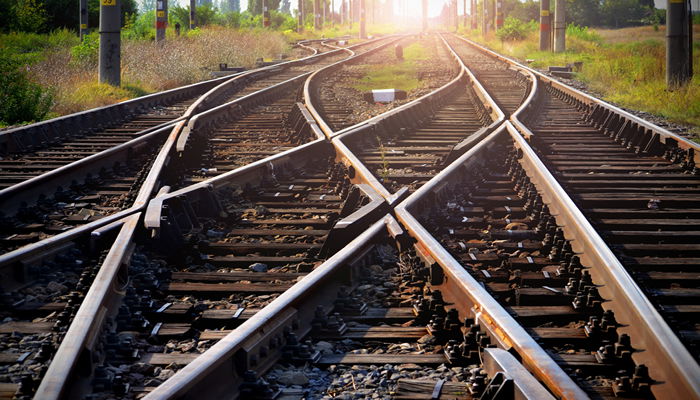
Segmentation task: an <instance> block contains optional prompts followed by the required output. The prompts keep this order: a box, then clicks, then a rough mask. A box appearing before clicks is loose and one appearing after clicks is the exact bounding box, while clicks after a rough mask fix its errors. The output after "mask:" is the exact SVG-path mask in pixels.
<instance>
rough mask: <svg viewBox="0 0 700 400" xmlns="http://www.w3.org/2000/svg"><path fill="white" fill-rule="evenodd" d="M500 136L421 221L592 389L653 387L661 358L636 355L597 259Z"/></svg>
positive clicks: (627, 392)
mask: <svg viewBox="0 0 700 400" xmlns="http://www.w3.org/2000/svg"><path fill="white" fill-rule="evenodd" d="M502 136H504V135H502ZM499 139H500V140H493V141H492V142H494V143H492V144H491V145H490V146H489V147H488V148H487V149H483V150H482V151H481V154H479V156H478V158H479V162H473V163H472V164H471V165H470V166H469V168H468V169H467V171H465V172H464V173H462V174H461V176H460V177H459V178H458V179H456V178H453V179H450V180H448V182H450V184H449V189H447V190H446V192H447V193H443V194H441V196H440V200H439V201H438V202H437V203H435V204H434V205H433V207H432V208H430V209H429V210H425V211H424V212H422V213H421V218H419V219H418V220H419V222H420V223H421V224H422V225H423V226H425V227H426V229H427V230H428V232H429V233H430V234H432V235H433V237H435V238H436V239H437V240H438V242H440V244H441V245H443V246H444V247H445V248H446V249H447V250H448V251H449V252H450V254H451V255H452V257H454V259H455V260H457V261H458V262H459V263H460V264H461V265H462V266H463V267H464V268H465V270H467V271H468V272H469V273H470V274H472V276H473V277H474V279H476V280H477V281H479V282H481V283H482V284H483V285H484V286H485V288H486V289H487V290H488V291H489V293H491V294H492V295H493V297H494V298H495V299H496V300H497V301H498V302H499V303H500V304H501V305H502V306H503V307H504V308H505V309H506V310H507V311H508V313H509V314H511V315H512V316H513V318H514V319H515V320H516V321H517V322H518V323H519V324H520V326H522V327H523V328H524V329H525V330H526V332H527V333H528V334H530V335H531V336H532V338H533V339H534V340H535V341H536V342H537V343H539V344H540V345H541V346H542V347H543V348H544V349H545V351H547V352H548V353H549V355H550V356H551V357H552V359H553V360H554V361H556V363H557V364H558V365H559V366H560V367H561V368H562V369H563V370H564V371H567V372H568V373H569V374H570V376H571V377H572V380H576V381H577V383H578V384H579V385H580V386H581V388H582V389H583V390H585V391H586V393H587V394H588V395H589V396H590V397H593V398H613V397H615V396H616V395H624V396H626V397H639V398H644V397H647V396H649V395H650V392H649V385H650V383H651V379H650V377H649V374H648V369H649V368H652V369H653V368H654V366H652V365H650V366H645V365H636V364H635V363H634V362H633V361H632V358H631V352H632V351H633V349H632V347H631V340H630V337H629V335H628V334H626V333H618V332H617V330H616V328H617V320H616V319H615V313H614V312H613V311H612V310H609V309H608V310H604V309H603V308H601V307H600V303H601V302H602V301H603V299H602V297H601V296H600V294H599V292H598V290H599V287H598V286H597V285H594V284H593V281H592V279H591V275H590V273H589V272H588V269H589V266H587V265H583V264H582V263H581V260H580V256H579V255H577V254H576V253H574V251H573V250H572V246H571V241H570V240H567V239H566V238H565V236H564V232H563V230H562V229H561V228H559V227H558V226H557V222H556V220H555V218H554V217H553V216H552V215H551V214H550V212H549V209H548V207H547V206H546V205H545V204H544V203H543V201H542V197H541V196H540V195H539V194H538V190H537V189H538V188H537V187H535V185H534V184H533V183H532V182H531V181H530V179H529V178H528V176H527V173H526V172H525V170H524V169H523V167H522V166H521V165H520V163H519V162H518V154H517V150H516V148H515V146H514V145H513V144H512V143H508V141H507V140H504V139H505V138H499ZM487 160H488V161H487ZM623 381H624V382H626V384H627V385H628V386H629V387H628V388H626V389H625V388H623V387H622V386H623V385H622V384H621V383H622V382H623Z"/></svg>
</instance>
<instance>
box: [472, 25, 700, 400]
mask: <svg viewBox="0 0 700 400" xmlns="http://www.w3.org/2000/svg"><path fill="white" fill-rule="evenodd" d="M462 40H464V41H465V42H467V43H469V44H471V45H473V46H474V47H476V48H478V49H480V50H481V51H483V52H485V53H487V54H489V55H491V56H493V57H496V58H498V59H500V60H502V61H504V62H507V63H509V64H510V65H513V66H515V67H517V68H518V69H521V70H523V71H527V72H529V73H530V74H532V75H533V76H535V77H536V80H537V82H540V83H544V85H551V87H552V88H554V89H556V90H559V91H561V92H563V93H565V95H566V97H567V98H568V99H569V100H571V101H573V102H575V103H576V104H578V105H579V106H580V107H582V108H585V109H588V110H589V115H590V114H592V113H598V114H599V115H598V117H599V118H600V120H605V121H611V120H613V119H614V118H613V116H617V117H618V118H619V119H621V120H624V121H629V122H630V123H631V126H630V131H631V133H629V134H630V135H632V136H636V137H638V138H640V139H641V138H642V137H645V138H653V135H657V137H658V138H659V142H661V143H663V144H665V145H666V146H670V147H671V148H674V147H677V148H681V149H685V150H687V151H688V154H687V155H686V157H687V158H688V159H689V160H691V161H695V162H700V158H699V157H700V153H699V152H700V144H697V143H694V142H691V141H689V140H687V139H685V138H683V137H681V136H679V135H677V134H675V133H672V132H669V131H667V130H665V129H663V128H660V127H658V126H656V125H654V124H652V123H650V122H648V121H645V120H643V119H640V118H638V117H636V116H634V115H632V114H630V113H628V112H626V111H624V110H621V109H619V108H617V107H615V106H612V105H610V104H608V103H606V102H604V101H602V100H599V99H596V98H594V97H592V96H590V95H588V94H586V93H583V92H581V91H579V90H577V89H574V88H572V87H570V86H568V85H566V84H563V83H561V82H559V81H557V80H555V79H552V78H550V77H547V76H545V75H544V74H542V73H540V72H538V71H534V70H532V69H530V68H528V67H525V66H523V65H521V64H519V63H518V62H516V61H514V60H512V59H510V58H507V57H504V56H502V55H499V54H497V53H494V52H493V51H491V50H489V49H486V48H484V47H482V46H480V45H478V44H475V43H473V42H471V41H469V40H467V39H464V38H462ZM540 90H542V85H539V86H537V92H535V91H533V93H532V94H531V96H529V97H528V99H529V101H528V102H526V103H524V104H523V105H522V106H521V108H520V109H519V110H518V112H516V113H514V114H513V115H512V116H511V118H510V123H512V126H513V127H512V128H511V127H510V126H509V129H513V130H514V131H516V132H518V133H520V134H521V135H523V136H524V137H525V138H528V139H530V138H532V137H533V136H534V135H535V134H534V133H533V132H532V131H530V129H528V127H527V126H526V125H525V123H524V122H523V121H522V120H521V118H523V117H524V116H526V114H527V113H535V112H537V107H538V106H537V104H536V103H535V102H536V99H537V95H538V93H539V91H540ZM510 123H509V125H510ZM619 124H620V125H622V123H619ZM650 131H651V132H652V134H650ZM533 160H534V158H533ZM537 164H538V165H537V168H545V166H544V165H543V164H542V163H541V162H540V161H539V160H538V161H537ZM533 168H534V161H533ZM541 184H543V185H546V186H547V187H548V188H549V189H550V190H551V191H552V193H555V194H553V195H552V196H553V198H556V199H558V200H557V202H555V203H554V204H555V206H554V207H553V206H552V205H550V208H552V210H553V211H554V210H557V211H560V212H559V213H558V214H560V216H561V218H563V219H564V221H566V222H565V223H564V224H563V225H564V231H565V232H566V233H567V234H569V235H571V236H573V237H576V238H578V239H577V240H576V241H574V242H573V243H574V246H575V247H576V250H579V251H584V250H585V251H586V254H587V255H588V256H589V257H590V260H589V263H590V264H591V265H594V266H595V268H591V275H592V276H593V278H594V280H595V281H598V282H605V283H606V285H605V286H604V287H602V288H601V293H603V294H604V296H605V297H606V298H608V299H611V301H610V302H609V303H606V304H604V306H605V307H609V308H610V309H612V310H614V311H615V312H616V315H618V316H619V318H618V319H619V321H620V322H621V323H623V324H624V325H625V326H624V327H622V328H619V330H620V331H621V332H626V333H629V334H630V337H631V338H632V342H633V345H634V347H635V348H638V349H642V350H643V351H636V352H633V353H632V358H633V359H634V360H635V361H636V362H638V363H643V364H646V365H649V366H654V367H655V368H652V369H651V371H650V373H651V374H652V377H653V378H654V379H655V380H656V381H657V383H656V384H654V385H652V386H651V389H652V391H653V392H654V394H655V395H657V396H658V397H664V398H700V365H698V363H697V362H696V361H695V359H694V358H693V356H692V355H691V354H690V352H689V351H688V349H687V348H686V347H685V346H684V345H683V343H682V342H681V341H680V339H679V338H678V336H677V335H676V333H675V332H673V330H672V329H671V328H670V327H669V325H668V323H667V322H666V321H665V320H664V319H663V317H662V316H661V315H660V314H659V312H658V310H657V309H656V307H654V305H653V304H652V303H651V301H650V300H649V298H648V297H647V296H646V295H645V294H644V293H643V291H642V290H641V289H640V287H639V286H638V285H637V283H636V282H635V281H634V279H633V278H632V277H631V276H630V274H629V272H628V271H627V270H626V269H625V267H624V266H623V265H622V264H621V262H620V261H619V259H618V258H617V257H616V256H615V254H614V253H613V252H612V250H611V249H610V247H609V246H608V245H607V244H606V243H605V241H604V240H603V239H602V238H601V237H600V235H599V234H598V232H597V231H596V230H595V229H594V228H593V227H592V226H591V224H590V222H589V221H588V220H587V219H586V218H585V216H584V215H583V214H582V213H581V211H580V210H579V209H578V208H577V207H576V206H575V205H574V203H573V201H572V200H571V199H570V198H569V196H568V195H567V194H566V193H565V191H564V190H563V189H562V188H561V186H560V185H559V184H558V183H556V184H554V183H552V182H549V181H543V182H542V183H541ZM559 203H561V205H558V206H557V205H556V204H559Z"/></svg>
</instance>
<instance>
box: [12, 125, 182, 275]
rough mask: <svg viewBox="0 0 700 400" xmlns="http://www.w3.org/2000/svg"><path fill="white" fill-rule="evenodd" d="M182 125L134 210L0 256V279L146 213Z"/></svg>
mask: <svg viewBox="0 0 700 400" xmlns="http://www.w3.org/2000/svg"><path fill="white" fill-rule="evenodd" d="M182 125H184V121H180V122H179V123H178V124H176V126H175V128H174V129H173V130H172V131H171V133H170V134H169V135H168V137H167V139H166V140H165V142H164V144H163V145H162V147H161V148H160V150H159V152H158V154H157V156H156V158H155V159H154V161H153V164H152V166H151V169H150V170H149V172H148V175H147V176H146V178H145V179H144V182H143V184H142V185H141V188H140V189H139V192H138V194H137V196H136V199H135V200H134V203H133V204H132V205H131V207H129V208H127V209H124V210H122V211H119V212H117V213H115V214H112V215H109V216H106V217H104V218H101V219H99V220H97V221H94V222H91V223H88V224H85V225H83V226H81V227H78V228H74V229H70V230H68V231H66V232H63V233H60V234H58V235H55V236H52V237H50V238H48V239H44V240H42V241H39V242H36V243H32V244H30V245H27V246H24V247H20V248H19V249H16V250H13V251H10V252H8V253H5V254H2V255H0V276H2V277H3V278H6V279H8V280H9V279H13V276H15V275H16V271H14V269H15V268H20V269H21V268H23V266H22V265H21V263H20V262H21V260H25V259H34V258H37V257H48V256H50V255H51V254H52V253H53V252H55V251H57V250H59V249H60V248H61V246H62V245H63V244H64V243H67V242H70V241H72V240H74V239H75V238H77V237H79V236H81V235H84V234H85V233H86V232H89V231H93V230H95V229H97V228H101V227H104V226H106V225H108V224H111V223H114V222H116V221H119V220H120V219H122V218H124V217H127V216H129V215H131V214H134V213H136V212H139V211H141V210H142V209H144V208H145V207H146V204H147V202H148V200H149V199H150V198H151V195H152V194H153V193H154V192H155V191H156V190H157V189H158V186H159V184H160V175H161V174H162V173H163V171H164V170H165V168H166V166H167V165H168V164H169V162H170V160H171V159H172V158H173V157H172V154H171V152H172V151H173V148H174V145H175V140H176V138H177V134H176V133H177V128H178V126H182Z"/></svg>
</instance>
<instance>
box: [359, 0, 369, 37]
mask: <svg viewBox="0 0 700 400" xmlns="http://www.w3.org/2000/svg"><path fill="white" fill-rule="evenodd" d="M365 14H366V10H365V0H360V39H366V38H367V21H366V20H367V17H366V15H365Z"/></svg>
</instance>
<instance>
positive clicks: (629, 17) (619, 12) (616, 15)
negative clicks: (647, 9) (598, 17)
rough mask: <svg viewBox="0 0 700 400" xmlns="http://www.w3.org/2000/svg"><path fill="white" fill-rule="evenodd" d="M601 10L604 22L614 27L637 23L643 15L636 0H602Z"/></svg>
mask: <svg viewBox="0 0 700 400" xmlns="http://www.w3.org/2000/svg"><path fill="white" fill-rule="evenodd" d="M601 11H602V15H603V18H604V23H605V24H606V25H607V26H610V27H615V28H623V27H625V26H630V25H638V24H640V23H641V19H642V17H643V16H644V8H643V7H642V5H641V4H640V3H639V1H638V0H603V4H602V6H601Z"/></svg>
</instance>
